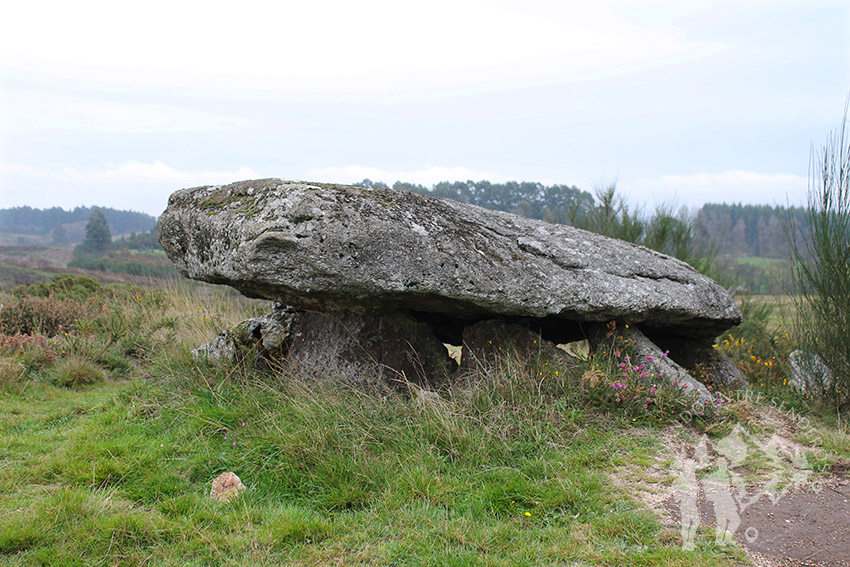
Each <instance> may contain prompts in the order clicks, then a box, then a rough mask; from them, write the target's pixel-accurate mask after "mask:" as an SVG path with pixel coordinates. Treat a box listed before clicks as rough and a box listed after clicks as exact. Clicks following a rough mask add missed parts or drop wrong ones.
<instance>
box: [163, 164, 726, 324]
mask: <svg viewBox="0 0 850 567" xmlns="http://www.w3.org/2000/svg"><path fill="white" fill-rule="evenodd" d="M158 236H159V240H160V243H161V244H162V246H163V248H164V249H165V251H166V253H167V254H168V256H169V258H171V259H172V261H174V263H175V264H176V265H177V268H178V269H179V270H180V271H181V272H182V273H183V274H185V275H186V276H189V277H191V278H194V279H199V280H203V281H207V282H212V283H219V284H227V285H230V286H232V287H235V288H237V289H239V290H240V291H242V292H243V293H244V294H246V295H248V296H250V297H260V298H265V299H271V300H274V301H279V302H281V303H284V304H287V305H291V306H293V307H294V308H296V309H300V310H313V311H322V312H329V311H335V310H342V311H350V312H360V313H366V312H370V311H377V312H382V313H389V312H393V311H397V310H400V309H405V310H408V311H413V312H425V313H436V314H444V315H448V316H451V317H456V318H461V319H466V320H473V321H474V320H482V319H487V318H495V317H528V318H535V319H538V320H551V319H556V320H560V321H572V322H605V321H610V320H613V319H617V320H623V321H629V322H631V323H636V324H640V325H641V328H642V329H644V330H645V331H646V332H647V333H650V332H651V331H653V330H654V329H662V330H664V331H665V332H668V333H675V334H679V335H685V336H691V337H714V336H716V335H718V334H719V333H721V332H722V331H724V330H725V329H727V328H729V327H731V326H732V325H735V324H737V323H738V322H739V321H740V319H741V314H740V312H739V310H738V308H737V307H736V306H735V303H734V302H733V301H732V298H731V297H730V296H729V294H728V293H727V292H726V290H724V289H723V288H722V287H720V286H719V285H717V284H716V283H715V282H714V281H712V280H711V279H709V278H707V277H705V276H703V275H702V274H700V273H699V272H697V271H696V270H694V269H693V268H691V267H690V266H689V265H687V264H685V263H684V262H681V261H679V260H676V259H674V258H671V257H669V256H665V255H663V254H659V253H656V252H654V251H652V250H649V249H647V248H644V247H642V246H636V245H633V244H629V243H626V242H622V241H619V240H615V239H611V238H606V237H603V236H599V235H596V234H593V233H590V232H586V231H583V230H579V229H576V228H572V227H569V226H563V225H553V224H548V223H544V222H540V221H536V220H531V219H526V218H523V217H519V216H515V215H511V214H507V213H501V212H497V211H490V210H485V209H481V208H479V207H474V206H470V205H465V204H461V203H457V202H454V201H449V200H443V199H436V198H430V197H425V196H421V195H417V194H413V193H406V192H395V191H390V190H385V189H366V188H361V187H349V186H344V185H330V184H322V183H302V182H294V181H283V180H280V179H264V180H258V181H244V182H239V183H234V184H231V185H226V186H223V187H198V188H194V189H184V190H182V191H178V192H176V193H174V194H173V195H172V196H171V198H170V200H169V205H168V209H167V210H166V211H165V212H164V213H163V215H162V216H161V217H160V220H159V234H158Z"/></svg>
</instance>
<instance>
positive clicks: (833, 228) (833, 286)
mask: <svg viewBox="0 0 850 567" xmlns="http://www.w3.org/2000/svg"><path fill="white" fill-rule="evenodd" d="M848 103H850V99H848ZM846 124H847V106H846V105H845V109H844V121H843V122H842V124H841V128H840V129H839V130H838V131H837V132H832V133H830V134H829V136H828V137H827V141H826V144H825V145H824V146H823V148H821V150H820V152H819V153H817V154H813V156H812V160H811V164H812V165H810V174H809V189H808V207H807V209H806V220H807V221H808V225H809V231H810V234H811V237H810V239H809V240H806V241H801V240H800V239H798V238H797V237H796V235H797V232H796V228H797V227H794V226H793V224H792V225H791V229H790V230H789V231H788V233H789V235H790V238H791V241H792V242H791V244H792V245H791V248H792V253H793V260H794V261H795V265H796V270H795V274H794V275H795V279H796V284H797V286H798V291H799V295H798V296H797V298H798V300H797V302H798V304H797V313H798V322H797V338H798V339H799V341H800V348H801V349H802V350H804V351H806V352H811V353H815V354H817V355H819V356H820V357H821V358H822V359H823V360H824V361H825V362H826V364H827V366H829V368H830V369H831V370H832V372H833V374H834V375H835V376H836V379H835V380H834V381H829V382H828V383H823V384H819V385H818V386H817V387H816V389H817V390H819V391H817V392H814V393H815V394H816V395H820V396H822V397H823V398H824V399H826V400H828V401H829V402H830V404H832V405H835V406H836V407H837V408H838V409H839V410H841V409H844V410H847V409H848V408H850V393H848V391H847V380H848V378H850V358H848V356H847V354H848V353H850V299H848V298H850V270H848V266H850V138H848V137H846V136H845V134H846Z"/></svg>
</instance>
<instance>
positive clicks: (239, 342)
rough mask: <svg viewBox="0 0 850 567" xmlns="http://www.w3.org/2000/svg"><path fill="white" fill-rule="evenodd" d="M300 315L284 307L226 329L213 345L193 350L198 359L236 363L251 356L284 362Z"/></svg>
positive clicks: (207, 344)
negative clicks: (282, 360)
mask: <svg viewBox="0 0 850 567" xmlns="http://www.w3.org/2000/svg"><path fill="white" fill-rule="evenodd" d="M295 317H296V314H295V313H293V312H292V311H288V310H287V309H285V308H284V307H282V306H277V307H276V308H275V309H274V310H273V311H272V312H271V313H268V314H267V315H263V316H262V317H251V318H250V319H248V320H246V321H243V322H241V323H239V324H238V325H235V326H234V327H232V328H230V329H225V330H224V331H222V332H221V333H219V334H218V336H216V337H215V338H214V339H213V340H211V341H210V342H208V343H206V344H204V345H201V346H199V347H198V348H196V349H194V350H192V354H193V355H194V356H195V357H196V358H206V359H208V360H216V361H229V362H236V361H239V360H242V359H244V358H245V357H246V356H248V355H249V354H255V355H258V356H259V357H260V358H263V359H280V358H283V357H285V356H286V354H287V351H288V349H289V342H290V335H291V333H292V325H293V321H294V318H295Z"/></svg>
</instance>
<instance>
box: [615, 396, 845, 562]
mask: <svg viewBox="0 0 850 567" xmlns="http://www.w3.org/2000/svg"><path fill="white" fill-rule="evenodd" d="M754 411H755V415H753V416H751V419H749V420H747V422H746V423H745V424H744V427H743V428H740V429H737V428H736V429H735V430H733V431H732V432H730V433H729V434H728V435H727V436H725V437H722V438H712V439H709V438H707V437H705V436H702V435H700V434H699V433H698V432H696V431H693V430H689V429H686V428H683V427H680V426H676V427H669V428H667V429H666V430H664V431H663V432H662V434H661V435H660V441H661V442H662V445H663V447H664V448H663V450H662V451H660V452H659V454H658V456H657V457H656V462H655V463H652V464H650V465H649V466H639V465H636V464H629V465H627V466H624V467H622V468H621V469H620V470H618V471H616V473H615V474H614V475H613V480H614V482H615V483H616V484H618V485H621V486H624V487H628V489H629V491H630V492H631V493H632V494H636V495H637V496H638V497H639V498H640V500H641V501H642V502H643V503H644V504H645V505H646V506H647V507H648V508H649V509H651V510H652V511H653V512H654V513H655V514H657V515H658V517H659V518H660V520H661V522H662V523H663V524H664V525H665V526H667V527H668V528H670V529H672V530H675V531H676V532H677V533H679V534H680V537H681V538H682V541H683V544H684V541H685V539H686V538H687V537H689V535H688V530H683V529H682V525H683V523H685V524H689V525H691V526H692V530H691V531H690V534H692V535H693V534H694V533H697V532H698V533H699V534H701V535H700V537H703V538H711V539H715V537H717V538H718V541H722V540H723V533H724V532H723V530H721V532H720V535H719V536H718V535H717V529H716V528H717V523H718V520H717V518H718V516H719V517H720V522H721V525H724V526H728V530H729V532H734V541H735V542H737V544H738V545H740V546H741V547H742V548H743V549H744V550H745V551H746V553H747V555H748V557H749V558H750V560H751V561H752V562H753V563H754V564H755V565H758V566H760V567H761V566H766V567H773V566H824V567H826V566H830V567H832V566H836V567H850V463H847V462H839V463H837V464H836V465H835V466H833V467H832V469H831V470H830V471H829V473H816V472H814V471H813V470H811V468H810V467H809V466H808V463H807V460H806V457H807V455H808V454H809V453H808V451H812V450H814V449H816V447H814V446H812V445H806V444H804V443H801V442H800V438H801V433H804V431H803V428H801V427H800V422H799V421H798V420H797V419H795V417H794V416H792V415H789V414H786V413H785V412H781V411H779V410H777V409H776V408H759V409H758V410H754ZM639 434H641V433H639ZM643 434H648V433H643ZM802 437H806V436H805V435H802ZM736 443H737V445H736ZM683 465H687V466H690V471H691V475H690V479H691V482H690V483H688V482H684V483H683V482H682V479H683V478H686V477H688V475H687V474H685V473H684V472H683V471H686V470H687V466H683ZM727 466H728V468H727ZM717 479H722V481H723V482H722V483H720V484H718V481H717ZM724 483H725V484H724ZM718 486H721V487H723V490H720V491H718V488H717V487H718ZM724 491H725V492H724ZM718 493H719V494H721V495H725V498H723V497H718ZM688 502H689V504H688ZM689 506H690V507H689ZM683 515H684V516H685V518H686V521H685V522H683V521H682V517H683ZM688 518H689V519H690V521H688ZM738 522H739V523H738ZM725 541H726V543H727V544H731V538H727V539H726V540H725Z"/></svg>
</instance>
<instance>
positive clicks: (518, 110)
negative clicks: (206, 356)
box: [0, 0, 850, 215]
mask: <svg viewBox="0 0 850 567" xmlns="http://www.w3.org/2000/svg"><path fill="white" fill-rule="evenodd" d="M848 93H850V0H805V1H786V0H764V1H763V0H734V1H725V0H724V1H710V0H688V1H686V2H683V1H681V0H594V1H593V2H587V1H581V2H578V1H572V0H560V1H551V0H490V1H483V0H429V1H428V2H417V3H412V2H404V1H400V0H358V1H357V2H351V1H350V0H311V1H310V2H304V1H303V0H300V1H298V2H292V1H289V0H281V1H277V2H257V1H253V0H242V1H240V2H238V3H237V2H219V1H216V0H206V1H204V2H194V1H180V0H169V1H167V2H166V1H160V0H148V1H146V2H144V3H142V2H134V3H128V2H115V1H114V0H110V1H105V2H99V1H89V0H78V1H75V2H67V1H65V0H63V1H61V2H53V1H50V0H47V1H39V2H16V3H14V5H12V6H9V7H6V8H4V17H3V18H2V21H0V208H5V207H12V206H22V205H28V206H31V207H38V208H45V207H51V206H61V207H64V208H66V209H67V208H71V207H74V206H80V205H87V206H91V205H100V206H109V207H115V208H119V209H132V210H137V211H143V212H147V213H150V214H153V215H159V214H160V213H161V212H162V211H163V210H164V209H165V207H166V205H167V202H168V196H169V195H170V194H171V193H172V192H173V191H175V190H177V189H181V188H184V187H194V186H198V185H206V184H214V185H218V184H224V183H229V182H232V181H238V180H245V179H255V178H264V177H281V178H285V179H301V180H307V181H325V182H341V183H354V182H358V181H360V180H362V179H364V178H369V179H372V180H380V181H384V182H386V183H388V184H390V185H391V184H392V183H393V182H395V181H397V180H401V181H407V182H413V183H422V184H425V185H431V184H434V183H437V182H439V181H465V180H467V179H472V180H482V179H486V180H489V181H493V182H501V181H509V180H516V181H540V182H543V183H546V184H554V183H559V184H566V185H575V186H577V187H579V188H580V189H584V190H588V191H591V192H593V190H594V188H597V187H603V186H607V185H609V184H610V183H616V184H617V187H618V188H619V190H620V192H621V193H622V194H623V195H625V196H626V197H627V198H628V199H629V201H630V202H632V203H633V204H635V205H644V206H648V207H653V206H655V205H660V204H668V205H670V204H672V205H676V206H688V207H691V208H696V207H699V206H701V205H702V204H704V203H706V202H712V203H720V202H726V203H745V204H780V205H784V204H789V203H790V204H800V203H803V202H804V201H805V196H806V187H807V183H808V181H807V180H808V172H809V164H810V158H811V156H812V152H813V151H814V152H815V153H816V151H817V148H818V147H820V146H821V145H822V144H823V143H824V142H825V141H826V137H827V135H828V134H829V132H830V131H832V130H835V129H836V128H838V127H840V125H841V121H842V117H843V115H844V108H845V103H846V100H847V97H848Z"/></svg>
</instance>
